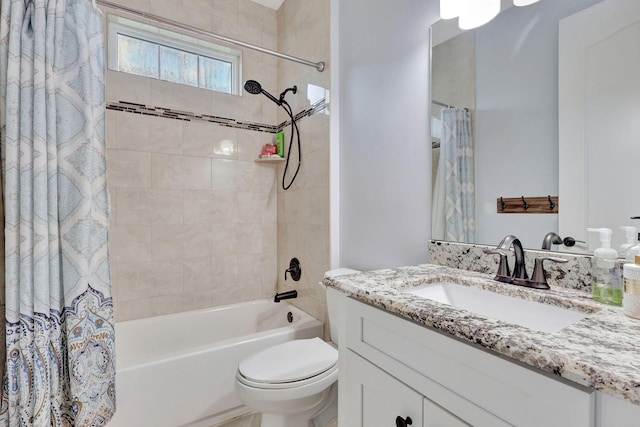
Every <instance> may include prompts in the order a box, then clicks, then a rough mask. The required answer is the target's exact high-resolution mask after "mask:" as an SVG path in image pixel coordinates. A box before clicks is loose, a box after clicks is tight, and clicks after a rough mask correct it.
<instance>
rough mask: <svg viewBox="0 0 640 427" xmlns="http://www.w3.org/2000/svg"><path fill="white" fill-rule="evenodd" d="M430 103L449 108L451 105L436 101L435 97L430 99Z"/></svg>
mask: <svg viewBox="0 0 640 427" xmlns="http://www.w3.org/2000/svg"><path fill="white" fill-rule="evenodd" d="M431 103H432V104H436V105H439V106H441V107H445V108H451V105H449V104H445V103H444V102H440V101H436V100H435V99H432V100H431Z"/></svg>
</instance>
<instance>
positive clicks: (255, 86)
mask: <svg viewBox="0 0 640 427" xmlns="http://www.w3.org/2000/svg"><path fill="white" fill-rule="evenodd" d="M244 90H246V91H247V92H249V93H250V94H252V95H257V94H259V93H262V94H264V96H266V97H267V98H269V99H270V100H272V101H273V102H275V103H276V104H278V105H282V102H280V101H279V100H278V99H276V97H275V96H273V95H271V94H270V93H269V92H267V91H266V90H264V89H262V85H261V84H260V83H258V82H257V81H255V80H247V81H246V82H245V83H244Z"/></svg>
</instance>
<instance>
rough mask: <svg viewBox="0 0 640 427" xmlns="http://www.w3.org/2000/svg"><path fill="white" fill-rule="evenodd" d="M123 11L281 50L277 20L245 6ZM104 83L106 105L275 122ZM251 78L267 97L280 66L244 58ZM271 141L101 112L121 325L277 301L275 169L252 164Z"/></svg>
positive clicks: (170, 87) (206, 101)
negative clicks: (223, 151)
mask: <svg viewBox="0 0 640 427" xmlns="http://www.w3.org/2000/svg"><path fill="white" fill-rule="evenodd" d="M119 1H120V2H121V3H122V4H124V5H126V6H129V7H132V8H135V9H138V10H141V11H146V12H150V13H152V14H157V15H161V16H165V17H168V18H170V19H173V20H179V21H181V22H185V23H187V24H191V25H195V26H197V27H199V28H202V29H205V30H209V31H213V32H216V33H219V34H222V35H225V36H229V37H235V38H239V39H241V40H243V41H246V42H249V43H254V44H257V45H260V46H264V47H266V48H269V49H277V44H278V36H277V25H278V21H277V16H276V12H275V11H273V10H271V9H268V8H266V7H262V6H259V5H257V4H255V3H253V2H251V1H248V0H224V1H222V0H220V1H209V0H153V1H150V0H146V1H144V0H136V1H124V0H119ZM104 11H105V12H107V11H108V10H107V9H105V10H104ZM105 16H106V14H105ZM105 33H106V32H105ZM106 77H107V102H113V101H127V102H133V103H138V104H143V105H145V106H151V107H164V108H170V109H173V110H180V111H187V112H193V113H197V114H203V113H204V114H210V115H216V116H222V117H228V118H233V119H236V120H240V121H247V122H251V123H258V124H267V125H275V124H276V122H277V119H278V118H277V111H276V106H275V104H273V103H271V101H269V100H268V99H267V98H265V97H262V96H252V95H248V94H246V93H244V94H243V95H242V96H232V95H226V94H221V93H216V92H211V91H207V90H201V89H195V88H190V87H187V86H182V85H176V84H172V83H168V82H162V81H158V80H151V79H145V78H140V77H136V76H132V75H128V74H124V73H118V72H114V71H107V76H106ZM247 79H255V80H258V81H260V82H261V83H262V84H263V85H264V87H265V88H269V89H273V88H275V87H276V86H277V83H278V78H277V61H276V59H275V58H274V57H271V56H267V55H264V54H260V53H257V52H254V51H249V50H243V81H244V80H247ZM272 139H273V135H272V134H269V133H264V132H256V131H250V130H245V129H236V128H229V127H222V126H220V125H217V124H213V123H207V122H202V121H181V120H174V119H168V118H160V117H153V116H147V115H142V114H134V113H131V112H123V111H117V110H112V109H110V110H108V111H107V144H108V154H107V166H108V180H109V181H108V183H109V193H110V196H111V202H112V217H111V218H112V219H111V220H112V224H111V225H112V228H111V240H110V251H111V258H112V272H113V274H112V278H113V289H114V297H115V310H116V319H117V320H119V321H122V320H128V319H134V318H140V317H148V316H155V315H161V314H166V313H171V312H177V311H186V310H191V309H197V308H202V307H209V306H216V305H224V304H228V303H235V302H240V301H246V300H252V299H256V298H262V297H271V296H272V295H273V293H274V292H275V289H276V284H277V276H278V270H276V268H277V255H276V254H277V209H278V200H277V199H278V192H277V191H276V166H275V165H273V164H259V163H255V162H254V161H253V160H254V159H255V158H256V157H257V155H258V154H259V152H260V148H261V146H262V145H264V144H265V143H267V142H272ZM223 140H224V141H229V142H231V143H232V144H233V147H234V148H235V151H234V152H233V154H232V155H230V156H223V155H220V154H216V147H218V146H219V144H220V143H221V142H222V141H223ZM218 151H219V150H218Z"/></svg>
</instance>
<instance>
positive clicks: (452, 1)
mask: <svg viewBox="0 0 640 427" xmlns="http://www.w3.org/2000/svg"><path fill="white" fill-rule="evenodd" d="M462 3H464V2H463V1H462V0H440V18H442V19H453V18H457V17H458V16H460V12H461V10H460V9H461V8H460V6H461V5H462Z"/></svg>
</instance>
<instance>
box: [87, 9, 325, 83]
mask: <svg viewBox="0 0 640 427" xmlns="http://www.w3.org/2000/svg"><path fill="white" fill-rule="evenodd" d="M95 2H96V3H97V4H99V5H102V6H106V7H110V8H112V9H117V10H120V11H123V12H127V13H130V14H132V15H136V16H140V17H142V18H145V19H150V20H152V21H156V22H159V23H161V24H165V25H171V26H173V27H176V28H180V29H181V30H185V31H189V32H191V33H195V34H199V35H202V36H206V37H210V38H212V39H215V40H219V41H222V42H225V43H231V44H234V45H237V46H242V47H246V48H247V49H252V50H256V51H258V52H262V53H266V54H268V55H273V56H277V57H278V58H282V59H287V60H289V61H293V62H297V63H299V64H303V65H308V66H309V67H313V68H315V69H316V70H318V71H320V72H322V71H324V62H323V61H320V62H313V61H307V60H306V59H302V58H297V57H295V56H291V55H287V54H285V53H280V52H276V51H275V50H270V49H265V48H263V47H260V46H256V45H253V44H250V43H245V42H243V41H240V40H235V39H232V38H229V37H225V36H221V35H219V34H216V33H212V32H210V31H205V30H202V29H200V28H197V27H193V26H191V25H186V24H182V23H180V22H178V21H173V20H171V19H166V18H163V17H161V16H157V15H153V14H151V13H147V12H141V11H139V10H136V9H131V8H129V7H126V6H122V5H119V4H117V3H112V2H109V1H106V0H95Z"/></svg>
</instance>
